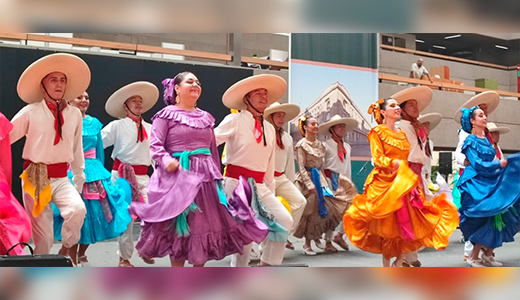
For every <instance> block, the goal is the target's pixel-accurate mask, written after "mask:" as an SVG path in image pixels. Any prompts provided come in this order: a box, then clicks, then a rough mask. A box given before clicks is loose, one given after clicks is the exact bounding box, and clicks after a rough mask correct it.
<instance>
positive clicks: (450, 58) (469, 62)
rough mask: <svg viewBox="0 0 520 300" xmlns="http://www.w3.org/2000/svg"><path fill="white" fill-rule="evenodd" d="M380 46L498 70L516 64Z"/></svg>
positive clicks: (510, 68) (511, 67) (385, 46)
mask: <svg viewBox="0 0 520 300" xmlns="http://www.w3.org/2000/svg"><path fill="white" fill-rule="evenodd" d="M380 46H381V49H385V50H393V51H397V52H405V53H411V54H415V55H419V56H425V57H434V58H439V59H443V60H451V61H456V62H461V63H466V64H472V65H477V66H482V67H488V68H495V69H500V70H516V66H502V65H497V64H491V63H486V62H482V61H477V60H471V59H465V58H459V57H454V56H447V55H442V54H436V53H430V52H424V51H419V50H413V49H407V48H401V47H394V46H388V45H380Z"/></svg>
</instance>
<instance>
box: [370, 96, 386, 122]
mask: <svg viewBox="0 0 520 300" xmlns="http://www.w3.org/2000/svg"><path fill="white" fill-rule="evenodd" d="M383 103H385V99H383V98H381V99H379V100H377V101H376V102H375V103H372V104H370V106H369V107H368V113H369V114H371V115H372V114H373V118H374V119H375V120H376V122H377V124H382V123H383V117H382V116H381V104H383Z"/></svg>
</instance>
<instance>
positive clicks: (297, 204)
mask: <svg viewBox="0 0 520 300" xmlns="http://www.w3.org/2000/svg"><path fill="white" fill-rule="evenodd" d="M275 181H276V196H282V197H284V198H285V200H287V202H288V203H289V206H290V207H291V216H292V218H293V227H292V230H291V232H294V229H296V227H297V226H298V223H299V222H300V219H301V218H302V215H303V211H304V210H305V206H306V205H307V199H305V197H304V196H303V195H302V193H301V192H300V190H299V189H298V188H296V186H295V185H294V184H293V183H292V182H291V181H290V180H289V178H287V176H285V174H283V175H282V176H278V177H275Z"/></svg>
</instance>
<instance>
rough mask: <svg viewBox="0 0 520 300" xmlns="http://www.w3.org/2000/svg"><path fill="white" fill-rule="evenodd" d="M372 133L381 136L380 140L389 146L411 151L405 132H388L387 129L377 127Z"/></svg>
mask: <svg viewBox="0 0 520 300" xmlns="http://www.w3.org/2000/svg"><path fill="white" fill-rule="evenodd" d="M371 131H373V132H375V133H376V134H377V135H378V136H379V139H380V140H381V141H383V142H384V143H385V144H387V145H390V146H393V147H396V148H398V149H400V150H406V151H408V150H410V146H409V143H408V140H407V138H406V134H405V133H404V131H403V130H401V131H399V132H394V131H392V130H388V129H387V127H382V126H376V127H374V128H372V130H371Z"/></svg>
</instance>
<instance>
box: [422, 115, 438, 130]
mask: <svg viewBox="0 0 520 300" xmlns="http://www.w3.org/2000/svg"><path fill="white" fill-rule="evenodd" d="M417 121H419V122H420V123H427V122H428V123H430V131H432V130H433V129H434V128H435V127H437V125H439V124H440V123H441V121H442V115H441V114H439V113H429V114H425V115H422V116H419V118H417Z"/></svg>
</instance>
